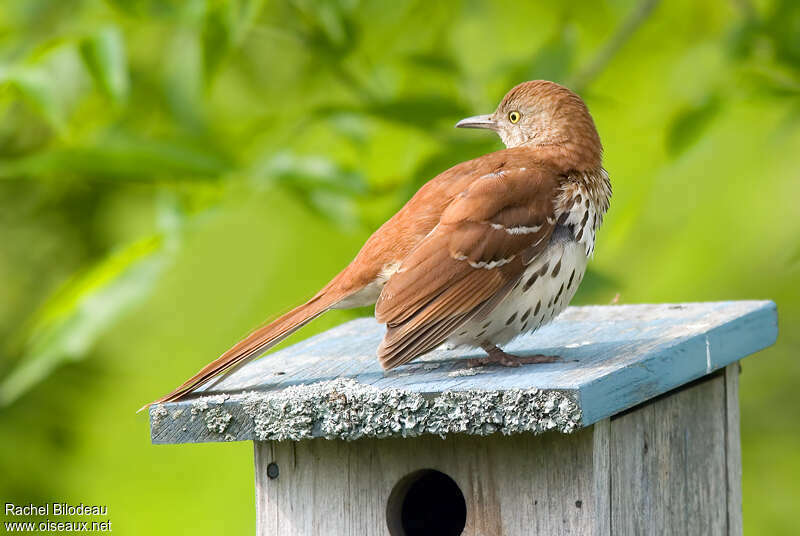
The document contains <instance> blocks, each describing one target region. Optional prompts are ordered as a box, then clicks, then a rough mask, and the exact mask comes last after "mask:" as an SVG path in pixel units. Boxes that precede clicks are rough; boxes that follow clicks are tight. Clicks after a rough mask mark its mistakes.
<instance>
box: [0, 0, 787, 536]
mask: <svg viewBox="0 0 800 536" xmlns="http://www.w3.org/2000/svg"><path fill="white" fill-rule="evenodd" d="M798 6H800V4H798V3H797V2H795V1H793V0H770V1H766V2H759V3H758V4H757V5H751V4H750V3H749V2H747V1H739V2H731V3H729V4H723V5H718V4H707V3H703V2H689V1H685V2H669V3H667V2H662V3H659V2H656V1H654V0H640V1H635V0H630V1H623V2H617V1H615V2H599V3H598V2H594V3H578V4H570V5H569V6H561V5H558V4H542V3H510V4H504V3H497V2H489V1H477V2H475V1H473V2H458V1H456V0H447V1H445V2H414V1H411V2H390V3H386V2H373V1H366V0H362V1H358V0H337V1H333V2H331V1H326V0H282V1H278V2H264V1H263V0H189V1H177V0H176V1H168V2H165V1H155V0H107V1H105V2H103V1H101V0H86V1H83V2H77V3H75V2H62V1H58V0H27V1H24V2H23V1H17V2H10V3H7V4H4V7H3V9H2V10H0V282H2V283H0V405H1V406H2V407H1V408H0V430H2V431H3V433H4V434H5V435H6V436H9V437H14V438H15V442H13V443H14V445H11V444H10V442H7V443H8V444H4V446H2V447H0V472H1V473H2V474H3V475H4V476H5V478H4V479H3V480H2V482H0V493H1V494H2V495H3V496H4V497H7V499H8V500H17V501H22V502H25V501H30V500H33V499H35V498H37V497H39V498H42V499H45V500H56V499H62V498H63V499H64V500H66V499H69V498H75V497H81V498H84V497H85V498H87V499H93V500H94V501H95V502H100V503H109V507H110V513H111V517H112V519H113V520H114V522H115V524H116V523H119V525H118V526H120V527H124V529H122V528H121V529H120V530H122V531H123V532H127V533H132V534H135V533H158V532H163V533H190V532H191V533H236V532H243V531H248V530H251V529H252V518H253V512H252V497H251V495H252V490H251V489H250V486H249V485H248V482H250V479H249V477H248V476H247V475H248V474H249V471H250V469H249V468H248V467H247V466H246V463H249V462H248V458H247V455H245V454H244V452H243V451H244V450H246V449H244V448H239V447H241V446H234V445H220V450H218V451H215V450H213V449H214V447H211V446H208V447H204V448H198V449H194V450H192V449H186V448H180V449H172V450H170V449H167V450H162V449H152V448H150V447H149V446H147V445H146V444H145V438H146V436H147V432H146V425H145V422H144V420H143V419H140V420H136V418H135V417H134V416H133V411H135V409H136V408H138V407H139V406H140V405H141V404H142V403H143V402H146V401H147V400H149V399H152V398H153V397H154V396H156V395H158V394H160V393H162V392H164V391H166V390H167V389H169V388H172V387H174V385H175V384H176V383H177V382H178V381H180V380H182V379H183V378H184V377H185V376H186V375H187V374H188V373H190V372H192V371H194V370H196V369H197V368H198V367H199V366H201V365H203V364H205V363H206V362H207V361H208V360H210V359H211V358H212V357H214V356H216V355H218V354H219V352H221V351H223V350H224V349H225V348H227V346H228V345H229V344H230V343H231V342H232V341H234V340H236V338H237V337H239V336H241V335H242V334H243V333H244V332H246V331H247V330H248V329H249V328H251V327H253V326H255V325H257V324H259V323H260V322H261V321H263V320H264V319H266V318H267V317H269V316H274V315H276V314H278V313H279V312H281V311H283V310H285V309H286V308H288V307H290V306H291V305H293V304H295V303H297V302H299V301H301V300H303V299H304V298H307V297H308V296H309V295H311V294H313V293H314V292H315V291H316V290H317V289H318V288H319V287H320V286H321V285H323V284H324V283H325V282H326V281H327V280H328V279H329V278H330V276H332V275H333V274H334V273H335V272H336V271H337V270H339V269H341V267H342V266H344V265H345V263H347V262H348V261H349V259H350V258H352V256H353V255H354V254H355V252H356V251H357V250H358V247H359V246H360V244H362V243H363V241H364V240H365V239H366V237H367V236H368V235H369V233H370V232H371V231H372V230H373V229H375V228H376V227H377V226H378V225H380V224H381V223H383V221H385V220H386V218H388V217H389V216H390V215H391V214H392V213H393V212H394V211H395V210H397V209H398V208H399V207H400V206H401V205H402V203H404V202H405V201H406V200H407V199H408V198H409V197H410V196H411V195H413V193H414V192H415V191H416V190H417V189H418V188H419V187H420V186H421V185H422V184H424V183H425V182H426V181H427V180H429V179H430V178H431V177H433V176H435V175H436V174H437V173H439V172H440V171H442V170H444V169H446V168H448V167H449V166H451V165H453V164H455V163H457V162H460V161H463V160H467V159H470V158H474V157H476V156H478V155H480V154H483V153H486V152H488V151H492V150H496V149H499V148H500V147H501V145H500V142H499V141H498V140H497V139H496V137H492V136H491V135H489V134H487V133H481V132H464V131H460V130H459V131H456V130H454V129H453V128H452V125H453V124H454V123H455V122H456V121H457V120H458V119H461V118H462V117H464V116H467V115H474V114H478V113H486V112H490V111H491V110H492V109H493V107H494V106H495V105H496V103H497V101H498V99H499V98H500V97H501V96H502V95H503V93H504V92H505V91H506V90H507V89H508V88H509V87H510V86H512V85H514V84H516V83H518V82H521V81H523V80H526V79H535V78H548V79H553V80H556V81H560V82H564V83H567V84H570V85H573V87H576V88H577V89H579V90H580V92H581V94H582V95H583V96H584V97H585V98H586V100H587V103H588V105H589V107H590V109H591V110H592V113H593V115H594V117H595V119H596V122H597V125H598V128H599V131H600V133H601V136H602V138H603V142H604V144H605V147H606V167H607V168H608V170H609V172H610V175H611V177H612V182H613V185H614V197H613V199H612V208H611V211H610V212H609V214H608V217H607V220H606V223H605V225H604V227H603V229H602V232H601V236H600V237H599V242H598V249H597V258H596V259H595V260H594V262H593V263H592V264H591V272H590V274H589V275H588V277H587V278H586V280H585V281H584V283H583V285H582V287H581V291H580V294H579V296H578V301H581V302H592V303H608V302H610V301H612V300H614V299H617V297H618V298H619V300H620V301H622V302H635V301H684V300H687V301H688V300H712V299H743V298H772V299H775V300H776V301H777V302H778V305H779V311H780V315H781V330H782V332H781V337H780V339H779V343H778V345H777V346H776V348H774V349H772V350H770V351H768V352H765V353H764V354H763V355H761V356H758V357H755V358H752V359H750V360H748V361H746V362H745V367H744V369H745V373H744V374H743V376H742V415H743V422H742V426H743V434H744V458H745V465H744V471H745V523H746V530H748V532H754V533H765V534H766V533H769V534H791V533H792V531H793V528H794V523H795V520H794V519H793V512H791V508H789V507H787V506H786V505H787V504H791V500H789V499H792V500H794V502H797V500H798V496H800V495H798V491H797V488H796V485H794V483H795V482H796V481H797V479H798V478H800V458H798V456H797V452H798V451H800V427H799V426H798V422H797V419H796V418H795V417H794V414H793V408H795V407H797V405H798V403H800V398H798V394H797V389H796V384H797V381H798V379H800V366H799V365H798V364H797V363H798V361H797V359H796V357H797V353H798V349H800V337H798V335H797V333H795V331H796V330H793V329H792V326H794V325H796V324H797V322H798V321H800V285H798V277H800V240H798V237H799V236H800V220H798V218H797V217H796V216H795V214H797V207H796V199H797V198H798V196H800V181H797V169H798V165H800V154H798V153H797V150H796V147H797V146H798V143H800V131H799V129H798V124H799V123H798V121H800V41H798V39H797V35H800V31H799V30H798V21H800V7H798ZM362 312H363V311H362ZM345 318H348V316H347V313H334V314H332V315H330V316H328V317H325V318H323V319H320V320H318V321H316V322H315V323H314V324H313V325H311V326H309V328H306V329H305V330H304V331H303V332H302V333H301V334H299V335H297V336H295V338H294V339H293V340H297V337H298V336H299V337H305V336H307V335H308V334H309V333H312V332H313V331H314V330H317V331H318V330H322V329H325V328H326V327H329V326H331V325H333V324H334V323H336V322H339V321H341V320H343V319H345ZM15 445H24V446H25V448H24V449H20V448H18V447H16V446H15ZM237 448H238V449H239V450H236V449H237ZM220 459H225V460H226V461H225V463H224V465H223V464H221V463H220ZM120 460H124V461H125V463H120ZM237 464H240V465H237ZM211 475H213V476H211ZM59 494H60V495H59ZM154 497H156V498H157V497H161V498H163V499H165V500H163V501H159V500H157V499H156V500H155V501H154V500H153V499H154ZM166 498H169V500H166ZM779 498H780V499H779ZM787 498H789V499H787ZM782 501H783V502H782ZM212 508H213V509H217V510H220V509H221V510H224V511H225V515H224V516H216V517H215V519H209V516H208V515H207V514H208V512H209V511H211V509H212ZM176 511H178V512H181V515H178V516H176V515H175V514H174V512H176ZM212 517H214V516H212ZM217 518H218V519H217ZM237 520H238V521H237ZM229 523H235V524H236V525H235V527H234V528H231V526H230V525H229Z"/></svg>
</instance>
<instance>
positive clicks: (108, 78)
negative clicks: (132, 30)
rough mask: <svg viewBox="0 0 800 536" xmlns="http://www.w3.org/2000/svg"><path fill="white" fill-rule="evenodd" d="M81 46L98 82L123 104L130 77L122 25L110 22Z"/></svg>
mask: <svg viewBox="0 0 800 536" xmlns="http://www.w3.org/2000/svg"><path fill="white" fill-rule="evenodd" d="M79 49H80V53H81V57H82V58H83V61H84V63H85V65H86V68H87V69H88V71H89V73H90V74H91V75H92V78H93V79H94V82H95V85H96V86H97V87H98V88H100V90H101V91H102V92H103V93H104V94H105V95H106V96H107V97H109V98H110V99H111V100H112V101H114V102H115V103H117V104H119V103H122V102H124V101H125V100H126V99H127V97H128V92H129V88H130V80H129V74H128V61H127V57H126V54H125V42H124V40H123V37H122V34H121V33H120V31H119V29H118V28H116V27H114V26H107V27H105V28H102V29H101V30H99V31H98V32H96V33H94V34H92V35H90V36H88V37H86V38H84V39H83V40H82V41H81V42H80V44H79Z"/></svg>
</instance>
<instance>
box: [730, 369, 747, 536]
mask: <svg viewBox="0 0 800 536" xmlns="http://www.w3.org/2000/svg"><path fill="white" fill-rule="evenodd" d="M740 371H741V367H740V366H739V363H734V364H732V365H728V366H727V367H725V416H726V422H725V426H726V428H725V440H726V444H725V448H726V452H725V454H726V458H725V461H726V465H727V472H728V474H727V480H726V485H727V495H728V534H729V535H730V536H742V532H743V530H744V529H743V527H742V442H741V439H740V435H739V373H740Z"/></svg>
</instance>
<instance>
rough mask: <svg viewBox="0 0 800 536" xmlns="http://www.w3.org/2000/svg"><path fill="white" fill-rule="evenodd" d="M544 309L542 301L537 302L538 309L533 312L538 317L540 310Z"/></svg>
mask: <svg viewBox="0 0 800 536" xmlns="http://www.w3.org/2000/svg"><path fill="white" fill-rule="evenodd" d="M541 308H542V300H539V301H538V302H536V309H535V310H534V311H533V315H534V316H536V315H538V314H539V309H541Z"/></svg>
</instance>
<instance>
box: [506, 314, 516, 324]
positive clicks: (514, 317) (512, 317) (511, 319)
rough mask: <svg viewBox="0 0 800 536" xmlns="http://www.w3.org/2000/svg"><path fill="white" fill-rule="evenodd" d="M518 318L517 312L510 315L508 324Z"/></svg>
mask: <svg viewBox="0 0 800 536" xmlns="http://www.w3.org/2000/svg"><path fill="white" fill-rule="evenodd" d="M516 318H517V313H514V314H513V315H511V316H509V317H508V320H506V326H508V325H509V324H511V322H513V321H514V320H516Z"/></svg>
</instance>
